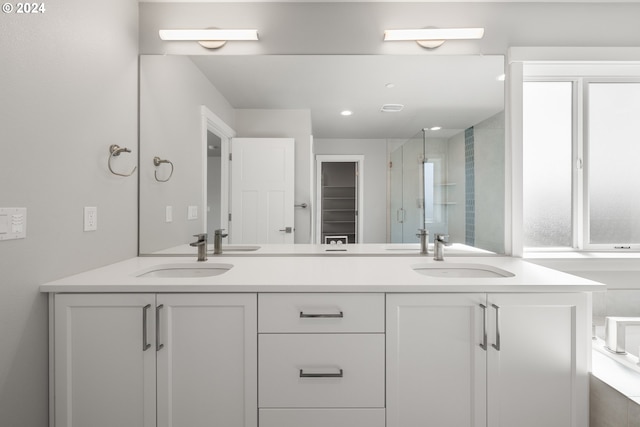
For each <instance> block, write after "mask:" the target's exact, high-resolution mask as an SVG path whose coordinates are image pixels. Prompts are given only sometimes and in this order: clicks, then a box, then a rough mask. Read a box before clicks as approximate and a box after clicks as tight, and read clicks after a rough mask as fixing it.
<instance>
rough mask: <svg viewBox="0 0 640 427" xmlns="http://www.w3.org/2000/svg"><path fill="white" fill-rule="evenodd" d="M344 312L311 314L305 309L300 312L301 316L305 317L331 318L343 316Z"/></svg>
mask: <svg viewBox="0 0 640 427" xmlns="http://www.w3.org/2000/svg"><path fill="white" fill-rule="evenodd" d="M343 317H344V313H343V312H342V311H341V312H340V313H319V314H310V313H305V312H304V311H301V312H300V318H303V319H305V318H306V319H312V318H313V319H322V318H323V319H329V318H340V319H341V318H343Z"/></svg>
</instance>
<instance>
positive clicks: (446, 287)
mask: <svg viewBox="0 0 640 427" xmlns="http://www.w3.org/2000/svg"><path fill="white" fill-rule="evenodd" d="M205 262H206V263H209V264H211V263H213V264H215V263H220V264H231V265H233V267H232V268H231V269H230V270H229V271H227V272H225V273H224V274H222V275H219V276H213V277H195V278H151V277H136V274H140V272H141V271H143V270H146V269H149V268H151V267H154V266H158V265H162V264H178V263H184V264H194V263H196V260H195V257H137V258H132V259H129V260H126V261H122V262H119V263H116V264H112V265H108V266H106V267H102V268H98V269H95V270H91V271H87V272H85V273H80V274H76V275H74V276H69V277H66V278H63V279H59V280H56V281H53V282H49V283H46V284H43V285H42V286H41V287H40V290H41V291H42V292H582V291H603V290H605V289H606V286H605V285H603V284H601V283H598V282H594V281H591V280H588V279H584V278H580V277H577V276H572V275H569V274H566V273H562V272H559V271H556V270H552V269H548V268H545V267H542V266H539V265H535V264H532V263H529V262H526V261H523V260H522V259H518V258H511V257H500V256H488V257H479V256H474V257H450V258H448V259H445V261H434V260H433V257H432V256H422V257H421V256H415V257H414V256H403V257H397V256H390V257H384V256H297V257H296V256H264V257H259V256H253V257H246V256H238V257H232V256H224V257H218V256H210V257H209V259H208V260H207V261H205ZM460 263H462V264H481V265H489V266H492V267H497V268H500V269H503V270H507V271H509V272H511V273H513V274H514V276H513V277H494V278H453V277H447V278H438V277H429V276H424V275H422V274H419V273H417V272H416V271H414V270H413V269H412V267H411V266H413V265H415V264H429V265H434V264H436V265H438V267H444V266H447V265H450V264H460Z"/></svg>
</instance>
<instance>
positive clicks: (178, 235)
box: [140, 55, 234, 253]
mask: <svg viewBox="0 0 640 427" xmlns="http://www.w3.org/2000/svg"><path fill="white" fill-rule="evenodd" d="M202 105H206V106H207V108H209V110H211V111H212V112H213V113H214V114H216V115H217V116H218V117H220V118H221V119H222V120H223V121H224V122H225V123H226V124H228V125H229V126H230V127H232V128H233V126H234V110H233V108H232V107H231V106H230V105H229V103H228V102H227V100H226V99H225V98H224V97H223V96H222V95H221V94H220V92H218V90H217V89H216V88H215V87H214V86H213V85H211V83H210V82H209V80H207V78H206V77H205V76H204V75H203V74H202V72H201V71H200V70H199V69H198V68H197V67H196V66H195V65H194V64H193V62H191V60H190V59H189V58H188V57H186V56H162V55H143V56H141V57H140V253H153V252H155V251H159V250H162V249H167V248H170V247H174V246H178V245H181V244H184V243H188V242H190V241H193V237H192V236H193V235H194V234H197V233H202V232H205V231H206V230H205V229H204V226H203V224H204V215H206V207H205V206H204V201H203V185H204V182H205V179H206V177H205V176H204V174H205V171H204V162H205V159H204V157H203V156H204V155H205V154H204V147H203V143H202V114H201V109H200V107H201V106H202ZM155 156H159V157H160V158H162V159H168V160H170V161H172V162H173V165H174V173H173V176H172V177H171V179H170V180H169V181H168V182H157V181H156V180H155V176H154V173H155V171H156V167H155V166H154V165H153V158H154V157H155ZM169 169H170V168H169ZM167 170H168V165H166V164H165V165H161V167H160V168H159V169H158V176H159V177H161V179H162V178H163V177H164V176H165V175H162V174H163V173H165V171H167ZM189 205H194V206H198V219H197V220H187V208H188V206H189ZM166 206H172V207H173V221H172V222H166V221H165V208H166Z"/></svg>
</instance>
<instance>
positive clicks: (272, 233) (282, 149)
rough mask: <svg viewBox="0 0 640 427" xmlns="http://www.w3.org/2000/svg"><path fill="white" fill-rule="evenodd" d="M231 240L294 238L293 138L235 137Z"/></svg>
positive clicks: (283, 239) (274, 240)
mask: <svg viewBox="0 0 640 427" xmlns="http://www.w3.org/2000/svg"><path fill="white" fill-rule="evenodd" d="M231 153H232V161H231V221H230V223H229V231H230V235H229V237H230V239H229V241H230V242H231V243H293V242H294V223H293V216H294V197H293V196H294V194H293V193H294V160H295V159H294V140H293V138H233V139H232V142H231Z"/></svg>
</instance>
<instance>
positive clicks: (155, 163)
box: [153, 156, 173, 182]
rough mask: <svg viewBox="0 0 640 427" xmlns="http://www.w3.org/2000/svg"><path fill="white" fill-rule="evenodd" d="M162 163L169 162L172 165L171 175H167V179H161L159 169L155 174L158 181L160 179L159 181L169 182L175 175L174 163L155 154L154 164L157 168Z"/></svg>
mask: <svg viewBox="0 0 640 427" xmlns="http://www.w3.org/2000/svg"><path fill="white" fill-rule="evenodd" d="M162 163H168V164H169V165H170V166H171V172H170V173H169V176H168V177H167V179H159V178H158V170H157V169H156V170H155V171H154V172H153V175H154V176H155V178H156V181H158V182H167V181H169V180H170V179H171V176H172V175H173V163H172V162H170V161H169V160H162V159H161V158H160V157H158V156H155V157H154V158H153V164H154V166H156V168H157V167H158V166H160V165H161V164H162Z"/></svg>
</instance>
